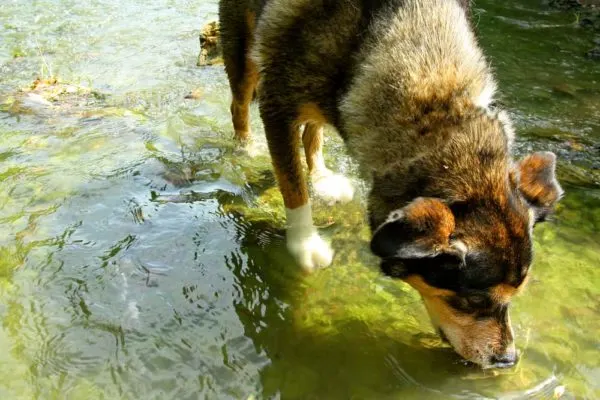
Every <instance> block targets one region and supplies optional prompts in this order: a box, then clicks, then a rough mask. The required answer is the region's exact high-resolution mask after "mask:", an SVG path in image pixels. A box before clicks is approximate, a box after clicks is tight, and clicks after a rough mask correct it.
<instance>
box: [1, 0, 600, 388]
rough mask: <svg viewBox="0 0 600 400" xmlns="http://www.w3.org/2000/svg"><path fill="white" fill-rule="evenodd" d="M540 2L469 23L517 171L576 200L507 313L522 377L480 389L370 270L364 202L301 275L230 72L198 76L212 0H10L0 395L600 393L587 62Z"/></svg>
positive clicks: (548, 236) (546, 233)
mask: <svg viewBox="0 0 600 400" xmlns="http://www.w3.org/2000/svg"><path fill="white" fill-rule="evenodd" d="M540 3H541V2H540V1H538V0H528V1H526V0H522V1H517V0H509V1H502V2H500V1H494V0H485V1H483V0H480V1H478V2H477V9H476V11H475V21H476V25H477V26H478V30H479V32H480V35H481V42H482V45H483V46H484V48H485V49H486V52H487V54H489V57H490V60H491V61H492V63H493V65H494V67H495V69H496V71H497V75H498V78H499V81H500V84H501V85H500V86H501V89H502V94H503V95H502V101H503V103H504V104H505V105H506V106H507V107H508V108H509V109H510V110H511V112H512V114H513V117H514V119H515V120H516V123H517V128H518V131H519V135H520V136H519V141H518V152H519V154H524V153H525V152H529V151H532V150H539V149H549V150H552V151H555V152H556V153H557V154H558V155H559V158H560V166H559V174H560V178H561V181H562V183H563V186H564V187H565V189H566V191H567V195H566V197H565V199H564V200H563V202H562V203H561V205H560V207H559V210H558V212H557V214H556V216H555V218H554V219H553V220H552V221H551V222H548V223H546V224H544V225H541V226H539V227H538V228H536V232H535V236H536V244H535V249H536V260H535V264H534V266H533V279H532V281H531V283H530V285H529V287H528V289H527V290H526V292H525V294H523V295H522V296H521V297H520V298H518V299H517V300H516V301H515V302H514V306H513V311H512V319H513V324H514V326H515V330H516V336H517V344H518V346H519V348H520V349H521V352H522V361H521V362H520V364H519V365H518V366H517V367H516V368H514V369H512V370H509V371H503V372H502V373H492V372H485V373H484V372H482V371H479V370H477V369H475V368H470V367H466V366H464V365H463V364H462V363H461V362H460V361H459V359H458V357H457V356H455V355H454V353H453V352H452V351H451V350H450V349H448V348H447V347H445V346H444V345H442V344H441V343H440V341H439V340H438V339H437V338H436V336H435V335H434V333H433V332H432V329H431V328H430V326H429V323H428V321H427V316H426V312H425V310H424V308H423V306H422V305H421V303H420V300H419V298H418V296H417V295H416V294H415V292H414V291H412V289H410V288H408V287H407V286H406V285H404V284H402V283H399V282H394V281H392V280H389V279H387V278H384V277H382V276H380V274H379V273H378V271H377V268H376V265H377V262H376V260H375V259H374V258H372V256H370V255H369V252H368V247H367V245H366V243H367V238H368V230H367V228H366V225H365V221H364V200H363V199H364V188H363V192H362V195H361V194H359V196H356V199H355V200H354V201H353V202H352V203H350V204H348V205H344V206H336V207H333V208H328V207H326V206H325V205H322V204H319V203H317V204H316V211H317V216H316V219H317V223H318V224H320V225H323V226H327V227H326V228H324V229H323V234H324V235H325V236H326V237H327V238H329V239H330V240H331V241H332V243H333V247H334V248H335V249H336V250H337V255H336V258H335V261H334V265H333V266H332V267H330V268H328V269H326V270H323V271H320V272H318V273H316V274H314V275H312V276H308V277H307V276H303V275H302V274H299V273H298V271H297V267H296V266H295V265H294V263H293V262H292V260H291V258H290V256H289V255H288V254H287V253H286V251H285V246H284V242H283V235H282V226H283V224H282V213H281V212H282V203H281V199H280V197H279V195H278V193H277V191H276V189H274V179H273V175H272V173H271V170H270V164H269V159H268V157H267V156H266V155H262V156H258V157H256V158H249V157H247V156H244V155H242V154H238V153H237V152H236V150H235V148H234V145H233V142H232V141H231V139H230V138H231V136H232V135H231V134H232V127H231V126H230V121H229V113H228V109H229V89H228V85H227V82H226V78H225V75H224V72H223V69H222V67H220V66H216V67H207V68H198V67H196V66H195V61H196V56H197V53H198V39H197V35H198V32H199V29H200V27H201V26H202V25H203V24H204V23H206V22H208V21H210V20H214V19H216V9H217V5H216V0H211V1H203V0H196V1H192V0H189V1H183V0H153V1H116V0H103V1H101V0H94V1H89V2H80V1H75V0H60V1H59V0H42V1H31V2H26V1H23V0H18V1H17V0H3V1H2V5H1V6H0V104H1V105H0V228H1V229H0V320H1V321H2V323H1V324H0V346H1V349H2V351H0V398H1V399H18V398H25V399H29V398H39V399H48V398H57V399H62V398H70V399H96V398H106V399H120V398H123V399H155V398H156V399H197V398H205V397H206V398H236V399H248V398H269V397H272V396H275V397H281V398H286V399H290V398H291V399H294V398H314V399H325V398H327V399H329V398H340V399H349V398H354V399H359V398H364V399H374V398H378V399H379V398H423V397H428V398H452V397H455V398H481V397H487V398H524V397H526V398H551V397H553V396H559V395H561V394H562V396H563V397H564V398H586V397H587V398H595V397H600V383H599V382H600V356H599V350H600V339H599V336H600V297H599V295H600V289H599V287H600V268H599V267H600V147H599V143H600V64H598V63H597V62H593V61H591V60H587V59H585V58H584V56H583V54H585V52H586V51H587V50H588V49H589V48H590V47H591V45H592V43H591V39H590V38H591V35H590V34H589V33H586V32H584V31H582V30H581V29H578V28H577V27H576V26H575V24H574V21H575V15H569V14H561V13H554V12H546V11H547V10H546V9H544V8H543V7H542V6H540ZM52 76H56V77H58V78H59V83H58V84H55V85H51V86H49V87H46V88H44V87H38V89H36V90H33V91H30V89H29V88H30V87H31V85H32V83H33V81H34V80H35V78H36V77H41V78H50V77H52ZM193 90H196V91H197V92H199V93H201V94H200V98H199V99H196V100H186V99H184V97H185V95H186V94H187V93H189V92H191V91H193ZM52 91H54V92H55V93H54V94H53V95H52V96H50V100H47V97H48V92H52ZM44 96H46V97H44ZM253 124H254V126H255V131H256V132H257V133H258V135H257V136H258V137H259V143H260V141H261V140H262V141H263V143H264V139H260V137H261V133H262V128H261V126H260V122H259V120H258V118H257V116H256V112H255V113H254V117H253ZM326 150H327V154H326V157H327V158H328V160H329V161H330V163H331V164H332V165H333V166H334V167H335V169H337V170H342V171H344V172H345V173H347V174H349V175H354V176H356V175H355V166H354V165H353V164H352V163H351V161H350V160H349V159H348V158H347V156H346V155H345V153H344V151H343V147H342V145H341V143H340V141H339V139H337V138H336V136H335V135H334V134H330V135H329V138H328V139H327V149H326ZM355 183H356V184H357V185H359V186H360V181H358V180H356V182H355Z"/></svg>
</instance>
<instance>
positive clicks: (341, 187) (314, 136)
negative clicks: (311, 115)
mask: <svg viewBox="0 0 600 400" xmlns="http://www.w3.org/2000/svg"><path fill="white" fill-rule="evenodd" d="M302 143H303V145H304V152H305V154H306V163H307V165H308V171H309V173H310V177H311V180H312V184H313V189H314V191H315V194H316V195H317V196H319V197H320V198H322V199H323V200H325V201H326V202H328V203H334V202H336V201H340V202H348V201H350V200H352V196H353V195H354V189H353V188H352V184H351V183H350V180H349V179H348V178H346V177H345V176H343V175H339V174H334V173H333V172H332V171H331V170H330V169H328V168H327V167H326V166H325V159H324V158H323V125H322V124H320V123H318V122H307V123H306V125H305V127H304V133H303V135H302Z"/></svg>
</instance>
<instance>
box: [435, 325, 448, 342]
mask: <svg viewBox="0 0 600 400" xmlns="http://www.w3.org/2000/svg"><path fill="white" fill-rule="evenodd" d="M437 333H438V335H439V336H440V339H442V342H444V343H447V344H450V341H449V340H448V337H447V336H446V334H445V333H444V331H443V330H442V328H438V329H437Z"/></svg>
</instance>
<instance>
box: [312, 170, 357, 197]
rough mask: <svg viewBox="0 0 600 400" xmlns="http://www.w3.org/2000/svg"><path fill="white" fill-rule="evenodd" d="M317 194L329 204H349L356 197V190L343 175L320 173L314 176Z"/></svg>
mask: <svg viewBox="0 0 600 400" xmlns="http://www.w3.org/2000/svg"><path fill="white" fill-rule="evenodd" d="M312 183H313V188H314V190H315V194H316V195H317V196H319V197H320V198H321V199H323V200H325V201H326V202H327V203H329V204H331V203H335V202H338V201H339V202H341V203H347V202H349V201H350V200H352V197H353V196H354V188H353V187H352V183H350V180H349V179H348V178H346V177H345V176H343V175H340V174H334V173H333V172H331V171H330V170H325V171H319V172H318V173H315V174H314V175H313V176H312Z"/></svg>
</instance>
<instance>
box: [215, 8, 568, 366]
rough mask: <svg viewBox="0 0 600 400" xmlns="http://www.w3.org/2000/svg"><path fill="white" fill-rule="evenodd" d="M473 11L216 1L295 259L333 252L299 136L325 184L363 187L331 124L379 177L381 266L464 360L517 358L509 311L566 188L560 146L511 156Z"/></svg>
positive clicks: (326, 189) (372, 208) (237, 113)
mask: <svg viewBox="0 0 600 400" xmlns="http://www.w3.org/2000/svg"><path fill="white" fill-rule="evenodd" d="M468 14H469V0H221V2H220V22H221V36H222V46H223V56H224V61H225V68H226V71H227V75H228V77H229V82H230V86H231V91H232V93H233V102H232V104H231V113H232V117H233V125H234V128H235V135H236V138H237V139H239V140H240V141H241V142H245V141H247V140H248V139H249V136H250V128H249V124H248V109H249V104H250V102H251V101H252V99H253V97H254V95H255V94H258V99H259V102H260V113H261V117H262V120H263V123H264V127H265V132H266V136H267V141H268V144H269V151H270V153H271V157H272V160H273V166H274V169H275V173H276V176H277V181H278V184H279V188H280V190H281V194H282V195H283V199H284V202H285V206H286V213H287V214H286V215H287V245H288V248H289V251H290V252H291V254H293V255H294V257H295V258H296V259H297V261H298V263H299V264H300V265H301V266H302V267H304V268H305V269H308V270H312V269H314V268H317V267H323V266H326V265H328V264H329V263H331V260H332V256H333V252H332V250H331V248H330V247H329V245H328V244H327V243H326V242H324V241H323V240H322V239H321V238H320V237H319V234H318V232H317V230H316V228H315V227H314V226H313V223H312V216H311V206H310V202H309V196H308V186H307V178H306V177H305V174H304V172H303V167H302V163H301V159H300V156H299V154H298V149H299V147H300V142H302V143H303V145H304V152H305V155H306V161H307V164H308V172H309V177H310V179H311V180H312V183H313V187H314V189H315V192H316V194H317V195H319V196H322V197H324V198H325V199H327V200H329V201H332V200H339V201H344V200H349V199H351V198H352V196H353V190H352V186H351V185H350V183H349V181H348V180H347V179H346V178H344V177H343V176H341V175H337V174H334V173H333V172H331V171H330V170H329V169H327V167H326V166H325V163H324V161H323V154H322V141H323V126H324V125H325V124H330V125H332V126H333V127H335V128H336V130H337V131H338V132H339V134H340V135H341V137H342V138H343V139H344V141H345V143H346V145H347V148H348V150H349V152H350V153H351V154H352V155H353V156H354V157H355V158H356V160H357V161H358V163H359V164H360V166H361V167H362V170H363V171H364V173H365V176H366V177H368V179H369V180H370V183H371V192H370V194H369V198H368V202H369V207H368V209H369V223H370V226H371V229H372V232H373V237H372V241H371V250H372V251H373V253H374V254H375V255H377V256H379V257H380V258H381V259H382V262H381V269H382V271H383V272H384V273H385V274H387V275H389V276H392V277H395V278H400V279H403V280H404V281H406V282H408V283H409V284H410V285H412V286H413V287H414V288H415V289H416V290H418V291H419V292H420V294H421V296H422V297H423V301H424V302H425V306H426V308H427V310H428V312H429V315H430V317H431V320H432V322H433V324H434V326H435V327H436V329H437V331H438V332H439V334H440V335H441V336H442V338H444V339H446V340H447V341H448V342H449V343H450V344H451V345H452V346H453V348H454V349H455V350H456V351H457V352H458V353H459V354H460V355H461V356H462V357H464V358H465V359H466V360H469V361H471V362H474V363H476V364H479V365H481V366H482V367H484V368H487V367H508V366H512V365H514V364H515V362H516V360H517V352H516V350H515V346H514V343H513V331H512V328H511V325H510V318H509V315H508V306H509V303H510V301H511V298H512V297H513V296H514V295H515V294H516V293H518V292H519V291H520V290H521V289H522V288H523V286H524V285H525V282H526V280H527V275H528V272H529V266H530V264H531V259H532V228H533V225H534V224H535V223H536V222H537V221H540V220H543V219H544V218H545V217H546V215H547V214H548V213H549V212H551V210H552V208H553V206H554V205H555V203H556V202H557V201H558V200H559V199H560V197H561V196H562V189H561V188H560V186H559V184H558V182H557V181H556V178H555V163H556V157H555V155H554V154H552V153H548V152H541V153H534V154H531V155H529V156H528V157H525V158H524V159H523V160H521V161H518V162H515V161H513V156H512V150H511V147H512V142H513V129H512V126H511V123H510V120H509V118H508V116H507V115H506V113H505V112H502V111H500V110H497V109H496V107H495V106H494V93H495V91H496V84H495V81H494V77H493V76H492V71H491V70H490V67H489V65H488V63H487V62H486V60H485V58H484V56H483V54H482V52H481V49H480V48H479V47H478V45H477V41H476V39H475V36H474V34H473V31H472V29H471V25H470V23H469V18H468ZM257 85H258V88H257Z"/></svg>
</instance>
